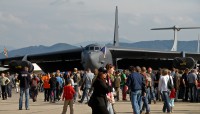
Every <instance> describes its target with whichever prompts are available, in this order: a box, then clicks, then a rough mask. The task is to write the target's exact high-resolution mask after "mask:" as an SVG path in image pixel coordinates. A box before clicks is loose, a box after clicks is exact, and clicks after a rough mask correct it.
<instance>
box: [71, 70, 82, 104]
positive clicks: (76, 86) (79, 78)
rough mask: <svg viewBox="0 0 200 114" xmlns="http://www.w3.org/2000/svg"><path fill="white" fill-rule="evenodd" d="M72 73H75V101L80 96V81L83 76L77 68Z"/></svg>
mask: <svg viewBox="0 0 200 114" xmlns="http://www.w3.org/2000/svg"><path fill="white" fill-rule="evenodd" d="M72 75H73V81H74V90H75V92H76V93H75V95H74V102H76V98H77V96H78V86H79V81H80V80H81V77H80V74H79V72H78V69H77V68H74V72H73V73H72Z"/></svg>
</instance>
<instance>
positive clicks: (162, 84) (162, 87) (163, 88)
mask: <svg viewBox="0 0 200 114" xmlns="http://www.w3.org/2000/svg"><path fill="white" fill-rule="evenodd" d="M169 79H171V80H172V77H171V76H169V71H168V69H163V70H162V76H161V77H160V80H159V85H158V89H159V91H160V92H161V94H162V98H163V101H164V105H163V112H166V110H167V113H170V112H171V109H170V104H169V102H170V98H169V89H168V87H167V82H168V80H169ZM171 82H172V85H173V81H171Z"/></svg>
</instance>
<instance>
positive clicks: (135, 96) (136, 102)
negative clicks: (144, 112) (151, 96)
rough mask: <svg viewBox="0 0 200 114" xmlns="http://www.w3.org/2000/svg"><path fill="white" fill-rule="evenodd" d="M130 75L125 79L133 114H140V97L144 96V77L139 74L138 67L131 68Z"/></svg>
mask: <svg viewBox="0 0 200 114" xmlns="http://www.w3.org/2000/svg"><path fill="white" fill-rule="evenodd" d="M130 69H131V72H132V73H131V74H130V76H129V77H128V79H127V85H128V86H129V88H131V103H132V108H133V111H134V114H140V109H141V102H142V95H144V96H146V93H145V83H144V77H143V76H142V75H141V74H140V73H139V72H140V71H141V69H140V67H137V68H135V67H131V68H130Z"/></svg>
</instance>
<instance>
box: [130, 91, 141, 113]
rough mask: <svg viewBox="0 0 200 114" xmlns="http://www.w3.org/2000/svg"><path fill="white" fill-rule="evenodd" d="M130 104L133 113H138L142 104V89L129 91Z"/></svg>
mask: <svg viewBox="0 0 200 114" xmlns="http://www.w3.org/2000/svg"><path fill="white" fill-rule="evenodd" d="M131 104H132V108H133V111H134V114H140V110H141V104H142V90H135V91H131Z"/></svg>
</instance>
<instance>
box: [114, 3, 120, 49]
mask: <svg viewBox="0 0 200 114" xmlns="http://www.w3.org/2000/svg"><path fill="white" fill-rule="evenodd" d="M118 29H119V25H118V8H117V6H116V10H115V28H114V42H113V45H114V46H115V47H117V46H119V37H118Z"/></svg>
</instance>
